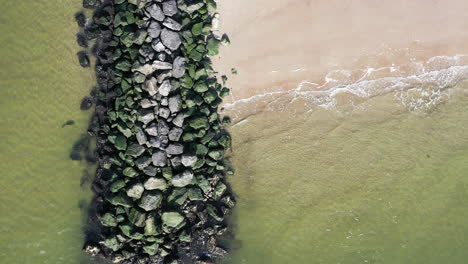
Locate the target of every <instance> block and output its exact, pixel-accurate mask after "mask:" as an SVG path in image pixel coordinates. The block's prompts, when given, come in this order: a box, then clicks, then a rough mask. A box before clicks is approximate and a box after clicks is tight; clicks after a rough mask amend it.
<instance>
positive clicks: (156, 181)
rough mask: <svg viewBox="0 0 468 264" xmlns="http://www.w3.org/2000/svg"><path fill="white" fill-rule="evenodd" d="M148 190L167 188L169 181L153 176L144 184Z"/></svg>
mask: <svg viewBox="0 0 468 264" xmlns="http://www.w3.org/2000/svg"><path fill="white" fill-rule="evenodd" d="M144 187H145V189H146V190H165V189H166V188H167V183H166V181H165V180H164V179H161V178H155V177H151V178H148V179H147V180H146V182H145V184H144Z"/></svg>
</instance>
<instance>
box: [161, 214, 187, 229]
mask: <svg viewBox="0 0 468 264" xmlns="http://www.w3.org/2000/svg"><path fill="white" fill-rule="evenodd" d="M161 219H162V222H163V224H164V225H166V226H168V227H172V228H177V227H179V226H181V225H182V223H183V222H184V220H185V218H184V217H183V216H182V215H181V214H179V213H177V212H165V213H163V214H162V216H161Z"/></svg>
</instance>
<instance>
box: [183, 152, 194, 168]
mask: <svg viewBox="0 0 468 264" xmlns="http://www.w3.org/2000/svg"><path fill="white" fill-rule="evenodd" d="M197 160H198V158H197V156H195V155H188V154H184V155H182V164H183V165H184V166H185V167H192V166H193V165H194V164H195V163H196V162H197Z"/></svg>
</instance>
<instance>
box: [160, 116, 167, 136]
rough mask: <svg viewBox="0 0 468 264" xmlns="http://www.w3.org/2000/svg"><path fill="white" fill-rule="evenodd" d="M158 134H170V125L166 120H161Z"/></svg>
mask: <svg viewBox="0 0 468 264" xmlns="http://www.w3.org/2000/svg"><path fill="white" fill-rule="evenodd" d="M158 132H159V134H161V135H167V134H169V125H168V124H167V122H166V121H164V120H159V122H158Z"/></svg>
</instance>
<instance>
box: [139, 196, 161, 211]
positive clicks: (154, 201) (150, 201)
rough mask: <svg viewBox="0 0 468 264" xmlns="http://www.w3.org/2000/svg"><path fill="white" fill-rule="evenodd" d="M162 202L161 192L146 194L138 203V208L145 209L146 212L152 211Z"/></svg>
mask: <svg viewBox="0 0 468 264" xmlns="http://www.w3.org/2000/svg"><path fill="white" fill-rule="evenodd" d="M162 200H163V196H162V194H161V193H159V192H153V193H145V194H143V196H142V198H141V200H140V202H139V203H138V206H139V207H141V208H143V209H144V210H145V211H152V210H155V209H157V208H158V207H159V206H160V205H161V202H162Z"/></svg>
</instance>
